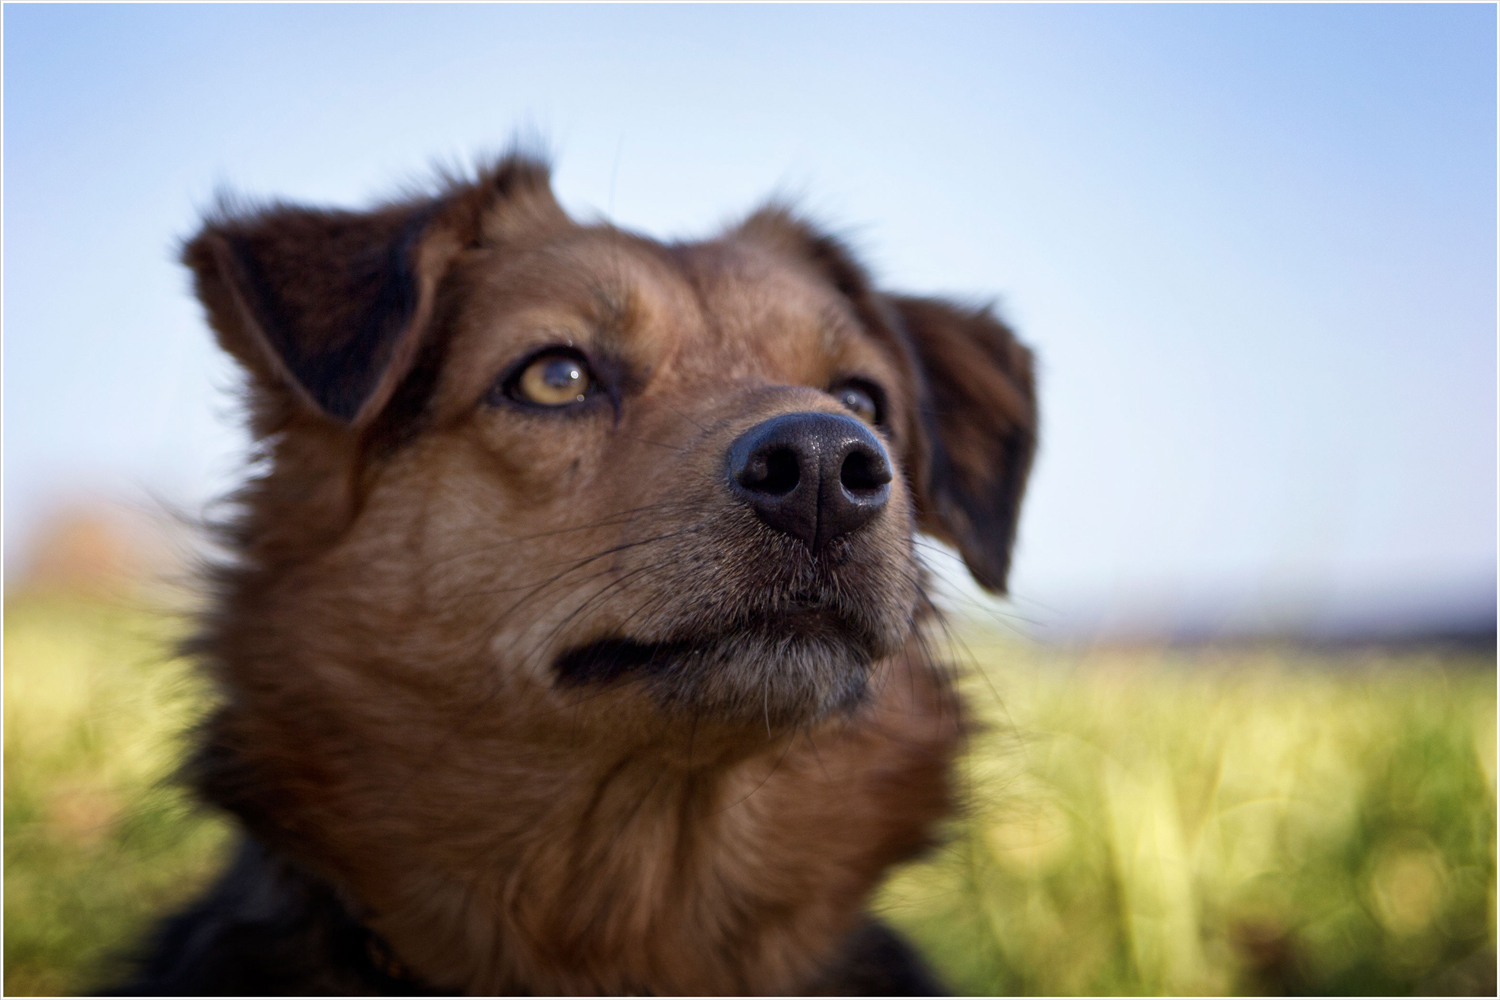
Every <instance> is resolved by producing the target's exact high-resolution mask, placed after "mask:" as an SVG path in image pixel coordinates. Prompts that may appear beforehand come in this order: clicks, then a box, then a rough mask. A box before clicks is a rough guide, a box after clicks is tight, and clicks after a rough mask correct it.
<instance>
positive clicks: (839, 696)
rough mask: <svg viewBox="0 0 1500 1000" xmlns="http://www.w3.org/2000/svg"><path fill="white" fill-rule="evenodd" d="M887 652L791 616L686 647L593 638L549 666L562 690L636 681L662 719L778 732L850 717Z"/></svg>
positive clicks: (867, 639)
mask: <svg viewBox="0 0 1500 1000" xmlns="http://www.w3.org/2000/svg"><path fill="white" fill-rule="evenodd" d="M892 652H894V644H893V643H891V642H890V641H889V640H888V639H887V640H884V641H882V640H881V639H880V638H877V637H873V636H868V635H858V634H851V633H850V632H849V631H847V630H845V629H841V628H838V627H833V625H832V623H830V622H828V621H827V620H825V619H824V618H823V617H822V616H819V615H814V614H809V615H806V616H801V615H797V614H795V613H792V614H790V615H781V616H778V617H777V619H776V620H774V621H761V622H756V623H753V624H746V625H742V626H740V627H736V628H733V629H728V630H726V631H724V632H722V633H720V634H717V635H713V636H710V637H697V638H694V639H691V640H689V639H669V640H666V641H641V640H639V639H634V638H622V637H614V638H607V639H601V640H597V641H594V642H590V643H588V644H586V645H583V646H578V647H575V648H573V649H570V650H568V651H566V652H564V653H563V654H562V655H561V656H559V657H558V658H557V660H556V661H555V663H554V669H555V671H556V677H557V680H558V683H559V684H560V685H562V686H566V687H585V686H592V685H602V684H610V683H614V682H617V681H625V680H635V681H639V682H640V683H642V685H643V686H644V688H645V690H646V691H648V692H649V693H650V695H651V697H652V698H653V699H654V700H655V701H656V702H657V703H658V704H659V705H660V707H661V708H662V709H663V710H665V711H668V712H687V713H692V714H694V715H697V716H700V717H702V716H708V715H711V716H714V717H717V718H720V719H722V720H724V721H743V722H755V723H760V722H764V723H765V724H766V725H767V726H773V727H778V728H782V727H786V726H795V725H802V724H806V723H810V722H816V721H819V720H821V719H825V718H827V717H829V716H832V715H836V714H839V713H848V712H851V711H853V710H854V709H855V708H856V707H858V706H859V704H860V703H861V702H862V701H863V700H864V698H865V695H866V692H867V690H868V687H869V684H870V675H871V671H872V669H873V667H874V665H875V663H876V662H877V661H878V660H879V659H881V658H882V657H884V656H888V655H890V654H891V653H892Z"/></svg>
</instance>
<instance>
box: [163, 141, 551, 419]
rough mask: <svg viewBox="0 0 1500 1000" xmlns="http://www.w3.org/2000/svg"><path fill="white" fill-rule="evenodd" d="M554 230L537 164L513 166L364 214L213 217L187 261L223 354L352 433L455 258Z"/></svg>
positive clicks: (394, 376) (412, 343) (412, 347)
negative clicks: (525, 233)
mask: <svg viewBox="0 0 1500 1000" xmlns="http://www.w3.org/2000/svg"><path fill="white" fill-rule="evenodd" d="M559 221H563V222H565V221H566V216H564V215H563V212H562V209H561V208H560V207H559V206H558V204H557V202H556V200H555V199H554V198H553V196H552V192H551V188H550V186H549V184H548V176H547V168H546V166H545V165H543V164H541V163H539V162H537V161H535V160H530V159H527V158H524V157H510V158H508V159H506V160H503V161H501V162H500V163H498V164H497V165H495V166H494V167H492V168H490V169H488V170H485V171H483V172H482V173H481V174H480V176H479V178H478V179H477V180H474V181H468V182H460V181H450V183H449V185H448V187H447V190H445V191H444V192H443V193H441V194H438V195H435V196H431V197H420V198H415V199H412V200H410V201H407V202H403V203H399V204H394V205H389V206H385V207H382V208H378V209H375V210H373V211H369V212H346V211H331V210H323V209H313V208H302V207H297V206H288V205H281V204H277V205H272V206H270V207H268V208H265V209H261V210H258V211H253V212H249V213H235V212H234V211H232V210H221V211H220V212H218V213H217V214H216V215H215V216H214V217H212V218H210V220H209V221H208V222H207V223H206V224H205V226H204V228H203V230H202V231H201V232H200V233H199V234H198V235H197V236H196V237H194V238H193V239H192V240H191V241H189V242H188V244H187V245H186V247H185V248H184V250H183V262H184V263H185V264H187V266H188V267H189V268H191V269H192V271H193V274H194V278H195V281H196V287H197V293H198V297H199V298H200V299H201V300H202V302H203V304H204V306H205V307H206V308H207V310H208V315H209V321H210V323H211V324H212V325H213V327H214V330H215V331H216V332H217V334H218V338H219V343H220V344H221V345H222V346H223V347H224V349H225V350H226V351H228V352H229V353H230V354H232V355H233V356H234V357H235V358H236V359H237V360H238V361H239V362H240V363H241V364H242V365H244V366H245V368H246V369H247V370H248V371H249V372H250V373H251V375H252V376H253V377H254V379H255V380H256V381H257V383H258V384H259V385H260V386H262V387H265V388H267V389H269V390H271V391H273V392H287V393H290V394H291V395H292V396H293V397H295V398H296V399H297V400H299V401H300V402H301V403H303V404H305V405H307V406H310V407H312V408H313V409H314V410H315V411H317V412H319V413H321V414H323V415H324V416H326V417H328V418H331V419H333V420H335V421H337V422H339V423H342V424H345V425H350V426H353V427H356V428H359V427H364V426H366V425H368V424H369V423H370V422H371V421H372V420H373V419H374V418H375V416H376V415H377V414H378V413H379V412H380V410H381V409H382V407H384V406H385V404H386V402H387V401H388V400H389V399H390V397H391V394H392V393H393V392H394V391H395V389H396V387H397V385H398V384H399V383H400V382H401V380H402V378H403V377H405V375H406V373H407V372H408V371H409V370H410V368H411V366H412V364H413V362H414V361H415V360H416V357H417V354H418V351H419V349H420V347H421V346H422V341H423V338H424V335H425V334H426V332H427V327H428V326H429V324H430V321H431V319H432V315H433V305H434V300H435V298H436V295H437V290H438V286H439V284H440V283H441V281H442V279H443V277H444V275H445V274H446V273H447V271H448V268H449V266H450V264H451V263H452V262H453V260H454V258H455V257H456V256H457V255H458V253H459V252H460V251H461V250H463V249H464V248H465V247H470V246H478V245H484V244H492V243H497V242H501V241H504V240H506V239H509V238H514V237H515V236H516V235H517V234H518V233H519V232H520V231H521V230H523V229H529V228H532V227H534V226H536V225H538V224H541V223H554V222H559Z"/></svg>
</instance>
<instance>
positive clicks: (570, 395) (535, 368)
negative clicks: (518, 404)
mask: <svg viewBox="0 0 1500 1000" xmlns="http://www.w3.org/2000/svg"><path fill="white" fill-rule="evenodd" d="M592 384H593V379H592V378H590V377H589V366H588V364H587V363H586V362H585V361H584V360H583V359H582V358H580V357H579V356H578V355H577V354H575V353H574V352H572V351H561V350H559V351H548V352H547V353H546V354H542V355H539V356H537V357H536V358H535V359H533V360H532V362H531V363H530V364H528V365H527V366H526V367H525V368H524V369H522V370H521V374H520V375H518V376H516V379H515V381H514V382H513V383H511V390H510V394H511V396H512V397H514V398H515V399H519V400H520V401H522V402H523V403H532V404H534V405H536V406H567V405H568V404H570V403H581V402H583V401H584V399H586V398H587V397H588V394H589V389H590V387H591V386H592Z"/></svg>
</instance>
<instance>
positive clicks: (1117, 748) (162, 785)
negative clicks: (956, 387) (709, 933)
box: [4, 596, 1496, 994]
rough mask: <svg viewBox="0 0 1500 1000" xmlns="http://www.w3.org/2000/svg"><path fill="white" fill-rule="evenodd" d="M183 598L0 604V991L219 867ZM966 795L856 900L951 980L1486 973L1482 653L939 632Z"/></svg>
mask: <svg viewBox="0 0 1500 1000" xmlns="http://www.w3.org/2000/svg"><path fill="white" fill-rule="evenodd" d="M180 628H181V622H180V621H179V620H178V619H175V618H173V617H172V616H170V615H166V614H162V613H155V612H151V611H149V610H146V609H144V608H142V607H135V608H129V607H123V606H121V604H119V603H118V602H113V603H112V602H108V601H101V600H88V599H84V598H80V597H58V596H53V597H50V598H47V597H22V598H18V599H16V600H13V601H12V602H11V603H10V604H8V606H7V607H6V609H5V677H4V684H5V714H4V721H5V817H4V819H5V952H4V959H5V981H4V986H5V992H6V993H7V994H59V993H77V992H82V991H87V990H89V989H91V988H95V987H97V986H98V985H99V983H100V982H101V979H100V977H101V976H102V975H107V972H108V969H109V964H110V962H111V961H112V960H113V957H114V956H118V955H119V954H120V952H121V951H122V949H124V948H126V947H128V946H129V944H130V943H131V942H132V941H133V940H134V939H135V938H136V937H137V935H139V934H140V933H141V931H142V930H143V929H145V928H146V927H147V926H148V925H149V921H150V920H151V918H152V917H153V916H155V915H157V914H159V913H161V912H162V911H164V910H165V909H166V908H168V907H170V906H171V905H172V904H173V903H175V902H177V901H180V900H183V899H185V898H186V897H188V896H190V895H191V894H192V893H193V892H194V891H195V890H196V889H197V887H198V886H200V885H201V884H202V883H203V882H204V880H205V879H207V878H208V877H210V876H211V874H212V873H213V871H214V869H215V868H216V866H217V865H218V863H219V861H220V858H221V856H222V853H223V851H224V849H225V846H226V843H227V831H226V830H225V829H224V827H223V826H222V825H221V824H220V822H219V821H217V820H216V819H214V818H213V817H212V816H210V815H207V814H204V813H202V812H197V811H195V810H193V809H192V808H191V807H190V805H189V804H188V803H187V801H186V800H185V799H184V798H183V797H182V796H181V794H180V793H178V792H177V791H175V790H174V789H172V787H171V786H170V785H169V784H167V783H166V782H165V781H164V779H165V778H166V776H167V775H169V773H170V771H171V769H172V766H173V764H174V761H175V760H176V758H177V756H178V754H179V751H180V748H181V742H180V734H181V733H182V731H183V730H184V729H186V728H187V727H188V726H189V725H190V724H191V721H192V719H193V718H194V717H195V714H196V713H197V711H198V710H199V709H200V707H201V705H202V704H203V700H204V697H205V690H204V688H203V687H202V685H201V684H200V683H199V682H198V681H197V680H196V679H195V678H194V677H193V675H192V674H191V672H190V671H189V670H188V668H187V666H186V665H185V664H184V663H183V662H182V661H181V660H178V659H174V658H173V657H172V656H171V654H170V650H171V642H172V639H173V638H174V637H175V635H176V634H177V632H178V631H179V630H180ZM962 640H963V641H962V643H961V644H960V645H961V647H962V648H963V649H964V650H965V651H966V656H967V657H968V659H969V663H970V666H971V668H972V669H971V672H970V674H969V675H968V677H967V678H966V680H965V681H964V682H963V683H964V684H965V685H966V687H967V690H968V694H969V696H970V702H971V704H972V706H973V707H974V709H975V712H976V714H977V715H978V716H979V717H980V718H981V719H982V720H983V721H984V722H985V723H986V727H985V729H984V730H983V731H982V732H980V733H979V734H978V735H976V736H975V737H974V739H973V741H972V744H971V752H970V754H969V756H968V757H967V759H966V760H965V761H964V763H963V767H962V780H963V783H964V785H965V788H966V792H967V797H968V808H967V810H966V813H965V815H964V816H963V818H961V819H960V820H957V821H955V822H954V823H953V825H952V828H951V830H950V831H949V837H948V840H947V842H946V845H945V846H944V847H943V848H942V849H940V850H938V851H936V852H934V854H933V855H932V856H931V857H930V858H928V859H925V860H924V861H922V862H919V863H916V864H913V865H911V866H908V867H907V868H905V869H904V870H902V871H901V872H899V873H898V874H897V875H896V877H895V878H894V879H892V881H891V882H890V884H889V885H888V886H887V887H886V889H885V890H884V892H883V893H882V895H881V898H880V900H879V905H880V908H881V909H882V911H883V912H885V913H886V914H887V916H888V917H889V918H890V919H891V920H892V921H893V922H894V923H896V924H897V925H898V926H900V927H901V928H902V929H904V930H905V931H906V932H907V933H908V934H909V935H910V936H911V937H912V938H913V939H914V940H915V941H916V942H917V943H918V944H919V945H920V946H921V947H922V948H923V950H924V951H925V952H926V953H927V954H928V955H929V956H930V957H931V959H932V961H933V962H934V964H935V965H936V966H937V967H938V968H939V969H940V970H941V971H942V973H943V975H944V976H945V977H946V979H947V981H948V983H949V984H950V985H951V987H952V988H953V989H955V990H958V991H960V992H962V993H972V994H993V993H1010V994H1017V993H1021V994H1075V993H1084V994H1088V993H1093V994H1100V993H1105V994H1118V993H1124V994H1146V993H1231V992H1232V993H1374V994H1399V993H1411V992H1424V993H1443V994H1447V993H1489V994H1493V993H1494V988H1495V746H1496V733H1495V707H1496V702H1495V693H1496V688H1495V659H1494V656H1493V654H1492V653H1491V654H1489V655H1487V656H1484V657H1458V656H1452V655H1449V656H1439V655H1435V654H1434V655H1421V654H1414V653H1408V654H1402V655H1395V654H1389V655H1388V654H1381V653H1365V654H1359V655H1354V654H1348V655H1338V656H1321V655H1313V654H1310V653H1306V652H1299V651H1295V650H1274V649H1263V650H1249V651H1247V650H1239V651H1232V652H1226V651H1220V652H1210V651H1156V652H1149V651H1142V650H1133V651H1118V650H1117V651H1099V650H1095V651H1091V652H1076V651H1075V652H1063V651H1057V650H1047V649H1040V648H1037V647H1029V646H1023V645H1019V644H1017V643H1015V642H1006V641H1002V640H1001V639H999V638H998V637H996V636H993V635H989V634H986V633H982V632H972V633H968V634H965V635H963V636H962Z"/></svg>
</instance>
